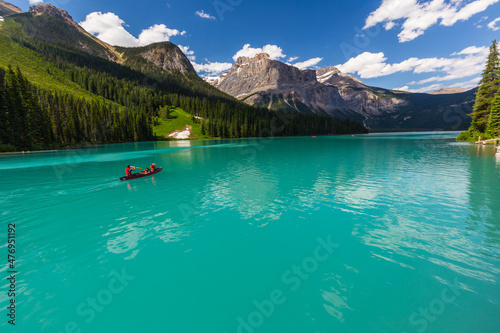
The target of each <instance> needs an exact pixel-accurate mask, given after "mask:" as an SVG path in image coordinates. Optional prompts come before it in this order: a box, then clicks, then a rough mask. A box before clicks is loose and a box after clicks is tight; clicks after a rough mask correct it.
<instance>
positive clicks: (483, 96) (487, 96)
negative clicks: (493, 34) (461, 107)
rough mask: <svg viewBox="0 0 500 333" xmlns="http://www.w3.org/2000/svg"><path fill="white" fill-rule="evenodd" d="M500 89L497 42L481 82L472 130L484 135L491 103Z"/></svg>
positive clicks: (494, 42)
mask: <svg viewBox="0 0 500 333" xmlns="http://www.w3.org/2000/svg"><path fill="white" fill-rule="evenodd" d="M499 87H500V57H499V52H498V45H497V41H496V40H494V41H493V44H492V45H491V46H490V53H489V56H488V61H487V63H486V68H485V70H484V71H483V77H482V78H481V81H479V90H478V92H477V95H476V103H475V104H474V108H473V110H474V112H473V113H472V128H473V129H474V130H475V131H477V132H479V133H484V132H485V130H486V126H487V124H488V117H489V114H490V105H491V101H492V100H493V97H494V95H495V93H496V92H497V90H498V88H499Z"/></svg>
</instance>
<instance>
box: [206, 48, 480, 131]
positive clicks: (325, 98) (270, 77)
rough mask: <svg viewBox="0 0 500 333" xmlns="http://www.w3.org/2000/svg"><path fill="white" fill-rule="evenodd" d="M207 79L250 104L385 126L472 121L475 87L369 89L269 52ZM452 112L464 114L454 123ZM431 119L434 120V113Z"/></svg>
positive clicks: (332, 71) (434, 126)
mask: <svg viewBox="0 0 500 333" xmlns="http://www.w3.org/2000/svg"><path fill="white" fill-rule="evenodd" d="M206 81H207V82H208V83H210V84H212V85H213V86H215V87H216V88H218V89H220V90H222V91H224V92H226V93H228V94H230V95H231V96H233V97H235V98H237V99H239V100H241V101H244V102H246V103H247V104H250V105H254V106H259V107H267V108H268V109H274V110H289V111H298V112H302V113H316V114H326V115H329V116H331V117H349V118H353V119H357V120H359V121H363V122H364V123H365V124H366V125H367V126H369V127H370V128H372V129H384V130H385V129H390V128H394V129H401V128H407V129H445V128H453V129H461V128H463V127H465V126H467V123H468V122H470V119H468V117H467V114H469V113H470V112H471V111H472V106H471V103H472V102H473V99H474V91H475V90H474V89H472V90H468V91H465V92H464V91H459V90H454V91H452V93H449V92H450V91H448V90H443V91H440V92H438V93H436V94H434V95H433V94H413V93H410V92H405V91H397V90H391V89H384V88H378V87H371V86H368V85H366V84H365V83H363V82H362V81H360V80H359V79H357V78H355V77H354V76H352V75H349V74H344V73H342V72H341V71H340V70H339V69H338V68H336V67H334V66H328V67H325V68H320V69H316V70H311V69H306V70H301V69H298V68H296V67H294V66H293V65H290V64H285V63H283V62H280V61H278V60H274V59H271V58H270V56H269V55H268V54H258V55H256V56H255V57H253V58H248V57H241V58H238V59H237V60H236V62H235V64H234V65H233V67H232V68H231V69H230V70H229V71H228V72H225V73H223V74H222V75H221V76H219V77H218V78H209V79H206ZM417 97H420V99H419V98H417ZM457 106H458V108H457ZM429 108H430V110H431V111H429ZM458 109H460V110H458ZM450 110H451V111H450ZM428 112H435V113H436V114H437V115H438V118H437V119H438V122H437V123H436V124H430V123H429V122H427V121H426V120H425V119H424V118H423V115H424V114H427V113H428ZM449 112H452V113H453V115H458V116H459V117H460V121H459V122H457V123H456V124H455V125H452V126H451V127H450V121H448V118H449V117H448V114H447V113H449ZM445 113H446V116H445ZM403 114H404V116H403ZM427 115H428V114H427ZM439 117H441V120H439ZM391 118H392V119H391ZM396 119H399V120H397V121H395V120H396ZM415 119H418V120H416V121H415ZM432 119H435V120H436V117H435V115H433V116H432Z"/></svg>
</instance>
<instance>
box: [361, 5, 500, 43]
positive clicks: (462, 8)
mask: <svg viewBox="0 0 500 333" xmlns="http://www.w3.org/2000/svg"><path fill="white" fill-rule="evenodd" d="M498 1H500V0H475V1H472V2H469V3H467V4H465V3H464V1H462V0H450V1H446V0H432V1H427V2H420V1H419V0H383V2H382V4H381V5H380V7H379V8H377V9H376V10H375V11H374V12H372V13H370V15H369V16H368V18H367V19H366V22H365V26H364V28H363V29H367V28H370V27H373V26H375V25H376V24H378V23H385V24H384V27H385V29H386V30H390V29H392V28H393V27H394V26H395V25H396V23H397V21H399V20H403V21H404V22H403V24H402V25H401V32H400V33H399V34H398V38H399V42H401V43H403V42H408V41H411V40H413V39H415V38H417V37H418V36H420V35H423V34H424V32H425V30H427V29H428V28H429V27H431V26H433V25H435V24H438V23H439V24H441V25H443V26H452V25H454V24H455V23H456V22H458V21H466V20H468V19H469V18H470V17H472V16H473V15H475V14H477V13H480V12H483V11H484V10H486V8H488V7H489V6H491V5H493V4H494V3H497V2H498Z"/></svg>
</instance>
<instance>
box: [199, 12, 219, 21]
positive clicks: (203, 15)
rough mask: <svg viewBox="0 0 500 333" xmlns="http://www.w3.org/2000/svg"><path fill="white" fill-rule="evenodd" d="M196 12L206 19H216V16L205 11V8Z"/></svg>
mask: <svg viewBox="0 0 500 333" xmlns="http://www.w3.org/2000/svg"><path fill="white" fill-rule="evenodd" d="M195 14H196V15H198V16H199V17H201V18H204V19H209V20H215V16H212V15H210V14H207V13H205V11H203V10H198V11H197V12H195Z"/></svg>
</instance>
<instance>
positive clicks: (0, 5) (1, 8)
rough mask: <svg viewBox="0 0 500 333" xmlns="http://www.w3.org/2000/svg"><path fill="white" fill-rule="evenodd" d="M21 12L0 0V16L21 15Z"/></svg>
mask: <svg viewBox="0 0 500 333" xmlns="http://www.w3.org/2000/svg"><path fill="white" fill-rule="evenodd" d="M22 12H23V11H22V10H21V9H20V8H19V7H17V6H14V5H13V4H11V3H9V2H6V1H2V0H0V16H9V15H13V14H21V13H22Z"/></svg>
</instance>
